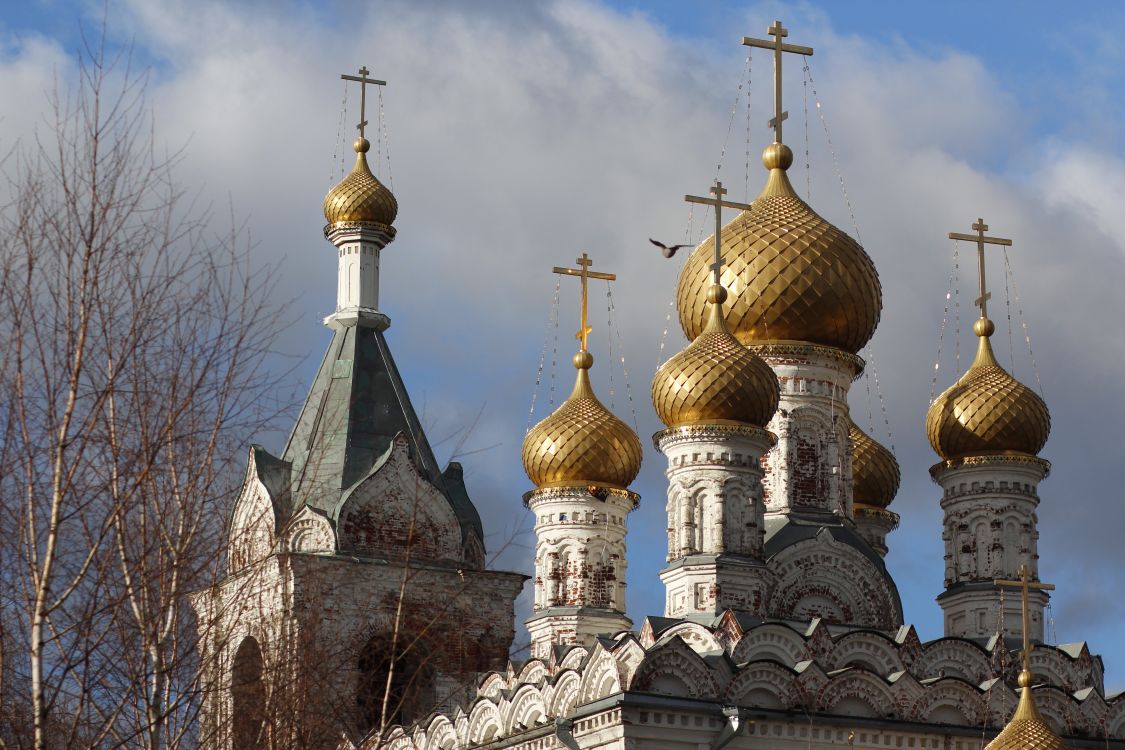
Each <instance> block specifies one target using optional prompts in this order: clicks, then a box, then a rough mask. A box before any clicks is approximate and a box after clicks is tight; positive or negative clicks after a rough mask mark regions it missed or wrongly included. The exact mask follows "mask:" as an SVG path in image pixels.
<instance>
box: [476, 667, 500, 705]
mask: <svg viewBox="0 0 1125 750" xmlns="http://www.w3.org/2000/svg"><path fill="white" fill-rule="evenodd" d="M507 687H508V681H507V679H505V677H504V675H502V674H500V673H499V672H489V673H488V674H487V675H486V676H485V677H484V679H482V680H481V681H480V685H478V686H477V695H478V696H481V697H483V698H492V699H493V700H500V695H501V692H502V691H503V690H504V689H505V688H507Z"/></svg>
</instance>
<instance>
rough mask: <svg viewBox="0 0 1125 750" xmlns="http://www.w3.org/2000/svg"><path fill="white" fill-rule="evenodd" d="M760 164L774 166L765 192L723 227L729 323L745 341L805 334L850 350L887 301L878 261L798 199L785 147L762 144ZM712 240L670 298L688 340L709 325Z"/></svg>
mask: <svg viewBox="0 0 1125 750" xmlns="http://www.w3.org/2000/svg"><path fill="white" fill-rule="evenodd" d="M762 162H763V163H764V164H765V166H766V168H767V169H769V171H770V172H769V178H768V180H767V181H766V186H765V188H764V189H763V190H762V193H761V195H759V196H758V197H757V199H755V201H754V203H753V204H752V206H751V208H750V210H748V211H743V212H742V213H741V214H739V215H738V216H737V217H735V218H734V220H732V221H731V222H730V223H729V224H727V225H726V226H725V227H724V228H723V230H722V248H723V254H724V256H725V260H726V264H727V265H726V268H724V269H723V273H722V278H721V280H720V283H722V285H723V286H724V287H726V288H727V290H728V291H729V292H730V294H731V297H732V300H733V301H732V302H731V303H730V304H729V305H727V308H726V321H727V327H728V328H729V329H730V331H731V333H733V334H734V335H735V336H736V337H737V338H738V340H739V341H741V342H742V343H743V344H749V343H752V342H763V341H783V340H792V341H806V342H809V343H813V344H823V345H825V346H832V347H836V348H838V349H844V350H845V351H849V352H851V353H853V354H855V353H856V352H858V351H859V350H860V349H862V348H863V345H864V344H866V343H867V341H868V340H869V339H870V338H871V335H872V334H873V333H874V332H875V326H876V325H878V323H879V313H880V311H881V310H882V307H883V302H882V288H881V287H880V285H879V274H878V272H877V271H876V270H875V264H874V263H872V262H871V258H870V257H868V255H867V253H866V252H865V251H864V249H863V248H862V247H860V245H859V243H858V242H856V241H855V240H853V239H852V238H851V237H849V236H848V235H847V234H846V233H844V232H842V231H840V230H839V229H837V228H836V227H834V226H833V225H832V224H830V223H828V222H827V221H825V220H824V219H822V218H821V217H820V216H818V215H817V214H816V212H815V211H813V210H812V208H810V207H809V205H808V204H807V203H805V202H804V201H803V200H801V199H800V198H799V197H798V196H797V193H796V192H795V191H794V190H793V186H792V185H791V184H790V183H789V178H788V177H787V176H786V173H785V170H786V169H788V168H789V166H790V165H791V164H792V163H793V152H792V151H791V150H790V149H789V147H788V146H786V145H784V144H780V143H774V144H772V145H770V146H768V147H767V148H766V150H765V151H764V152H763V154H762ZM714 242H715V238H714V236H712V237H709V238H707V239H706V240H704V241H703V243H702V244H700V245H699V247H697V248H696V249H695V251H694V252H693V253H692V254H691V256H690V257H689V258H688V260H687V263H685V264H684V270H683V272H682V273H681V274H680V281H679V287H678V288H677V292H676V302H677V307H678V308H679V314H680V325H681V326H682V327H683V329H684V333H685V334H686V335H687V337H688V338H689V339H695V338H696V337H697V336H698V335H699V334H700V333H702V332H703V329H704V327H705V326H706V323H707V289H708V288H709V287H710V285H711V271H710V270H709V267H710V263H711V257H712V254H713V253H714Z"/></svg>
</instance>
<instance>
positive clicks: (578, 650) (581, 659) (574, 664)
mask: <svg viewBox="0 0 1125 750" xmlns="http://www.w3.org/2000/svg"><path fill="white" fill-rule="evenodd" d="M589 655H590V652H589V651H587V650H586V648H585V647H584V646H575V647H574V648H572V649H570V650H569V651H567V652H566V656H564V657H563V658H562V661H560V662H559V667H558V668H559V669H560V670H562V669H578V668H579V667H581V666H582V664H583V663H585V661H586V657H588V656H589Z"/></svg>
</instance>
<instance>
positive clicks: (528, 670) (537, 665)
mask: <svg viewBox="0 0 1125 750" xmlns="http://www.w3.org/2000/svg"><path fill="white" fill-rule="evenodd" d="M545 679H547V665H546V664H544V663H543V662H542V661H540V660H539V659H530V660H528V662H527V663H526V664H524V665H523V669H521V670H520V674H519V678H518V679H517V682H518V683H520V684H524V685H538V684H539V683H541V682H542V681H543V680H545Z"/></svg>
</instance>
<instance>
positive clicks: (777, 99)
mask: <svg viewBox="0 0 1125 750" xmlns="http://www.w3.org/2000/svg"><path fill="white" fill-rule="evenodd" d="M768 31H769V34H770V36H772V37H773V41H772V42H771V41H769V40H768V39H751V38H750V37H748V36H744V37H742V43H743V44H745V45H746V46H747V47H761V48H762V49H772V50H773V119H771V120H770V127H771V128H773V141H774V143H781V142H782V141H781V122H782V120H785V119H786V118H788V117H789V113H788V112H783V111H782V110H781V53H782V52H792V53H793V54H796V55H805V56H806V57H808V56H810V55H812V53H813V49H812V47H802V46H800V45H797V44H785V43H784V42H782V41H781V40H782V39H784V38H785V37H787V36H789V29H787V28H785V27H784V26H782V25H781V21H774V22H773V26H770V27H769V30H768Z"/></svg>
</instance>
